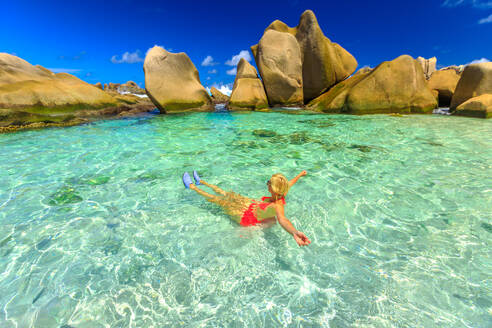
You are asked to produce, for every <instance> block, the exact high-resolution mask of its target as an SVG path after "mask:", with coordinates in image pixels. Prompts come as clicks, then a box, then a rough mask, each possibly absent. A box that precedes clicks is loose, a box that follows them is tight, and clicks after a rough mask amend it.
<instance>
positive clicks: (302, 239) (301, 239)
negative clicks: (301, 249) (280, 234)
mask: <svg viewBox="0 0 492 328" xmlns="http://www.w3.org/2000/svg"><path fill="white" fill-rule="evenodd" d="M293 236H294V239H295V240H296V242H297V245H299V246H307V245H309V244H311V241H310V240H309V239H308V237H306V235H305V234H303V233H302V232H300V231H296V232H294V234H293Z"/></svg>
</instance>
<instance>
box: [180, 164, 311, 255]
mask: <svg viewBox="0 0 492 328" xmlns="http://www.w3.org/2000/svg"><path fill="white" fill-rule="evenodd" d="M306 174H307V172H306V171H302V172H301V173H300V174H299V175H298V176H296V177H295V178H294V179H292V180H290V181H288V180H287V178H286V177H285V176H283V175H282V174H280V173H277V174H274V175H272V177H271V178H270V180H268V181H267V186H268V191H269V192H270V194H271V195H272V196H271V197H262V198H261V202H257V201H255V200H254V199H251V198H248V197H245V196H242V195H239V194H237V193H235V192H226V191H224V190H222V189H220V188H219V187H217V186H215V185H212V184H209V183H207V182H205V181H203V180H202V179H200V177H199V176H198V173H197V172H196V171H193V177H194V178H195V182H196V183H195V184H193V182H192V181H191V177H190V175H189V174H188V172H185V173H184V174H183V183H184V185H185V187H186V188H189V189H192V190H194V191H196V192H197V193H199V194H200V195H202V196H204V197H205V198H206V199H207V200H208V201H209V202H212V203H215V204H218V205H220V206H221V207H222V208H223V209H224V210H225V211H226V212H227V214H229V215H230V216H231V217H232V218H233V219H234V221H236V222H237V223H239V224H240V225H242V226H251V225H256V224H274V223H275V219H277V220H278V223H280V225H281V226H282V228H284V229H285V231H287V232H288V233H290V234H291V235H292V236H293V237H294V239H295V240H296V242H297V244H298V245H299V246H306V245H309V244H310V243H311V241H310V240H309V239H308V237H306V235H305V234H303V233H302V232H300V231H298V230H296V228H294V226H293V225H292V223H290V221H289V220H288V219H287V218H286V217H285V215H284V205H285V195H286V194H287V192H288V191H289V188H290V187H292V186H293V185H294V184H295V183H296V182H297V180H299V178H300V177H302V176H305V175H306ZM197 185H204V186H207V187H210V188H212V190H213V191H214V192H216V193H217V194H219V195H213V194H209V193H207V192H205V191H203V190H201V189H200V188H198V187H197Z"/></svg>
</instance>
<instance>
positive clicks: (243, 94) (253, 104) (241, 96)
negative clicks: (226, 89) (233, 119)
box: [227, 58, 268, 110]
mask: <svg viewBox="0 0 492 328" xmlns="http://www.w3.org/2000/svg"><path fill="white" fill-rule="evenodd" d="M227 107H228V108H229V110H248V109H249V110H254V109H262V108H267V107H268V100H267V96H266V93H265V89H264V87H263V83H262V82H261V80H260V79H259V77H258V73H256V69H255V68H254V67H253V66H252V65H251V64H250V63H248V62H247V61H246V60H245V59H244V58H241V60H240V61H239V64H238V65H237V74H236V79H235V81H234V87H233V88H232V93H231V98H230V99H229V103H228V105H227Z"/></svg>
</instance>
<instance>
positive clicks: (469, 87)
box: [450, 62, 492, 111]
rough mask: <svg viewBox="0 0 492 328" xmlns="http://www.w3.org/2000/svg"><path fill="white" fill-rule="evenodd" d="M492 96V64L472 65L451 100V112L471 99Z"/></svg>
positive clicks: (465, 72)
mask: <svg viewBox="0 0 492 328" xmlns="http://www.w3.org/2000/svg"><path fill="white" fill-rule="evenodd" d="M483 94H492V62H488V63H480V64H471V65H468V66H466V67H465V69H464V71H463V73H462V75H461V78H460V80H459V81H458V85H457V86H456V90H455V92H454V94H453V98H452V99H451V106H450V110H452V111H453V110H455V109H456V108H457V107H458V106H459V105H461V104H462V103H464V102H465V101H467V100H468V99H470V98H474V97H477V96H481V95H483Z"/></svg>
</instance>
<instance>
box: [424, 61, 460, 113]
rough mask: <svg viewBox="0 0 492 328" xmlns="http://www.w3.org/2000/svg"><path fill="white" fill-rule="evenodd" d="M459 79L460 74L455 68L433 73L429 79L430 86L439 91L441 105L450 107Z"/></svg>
mask: <svg viewBox="0 0 492 328" xmlns="http://www.w3.org/2000/svg"><path fill="white" fill-rule="evenodd" d="M459 79H460V75H459V74H458V73H457V72H456V70H454V69H445V70H439V71H435V72H434V73H432V76H431V77H430V79H429V88H430V89H431V90H435V91H436V92H437V96H438V104H439V107H449V105H450V104H451V98H452V97H453V93H454V90H455V89H456V85H457V84H458V81H459Z"/></svg>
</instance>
